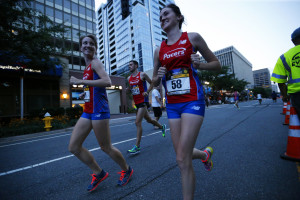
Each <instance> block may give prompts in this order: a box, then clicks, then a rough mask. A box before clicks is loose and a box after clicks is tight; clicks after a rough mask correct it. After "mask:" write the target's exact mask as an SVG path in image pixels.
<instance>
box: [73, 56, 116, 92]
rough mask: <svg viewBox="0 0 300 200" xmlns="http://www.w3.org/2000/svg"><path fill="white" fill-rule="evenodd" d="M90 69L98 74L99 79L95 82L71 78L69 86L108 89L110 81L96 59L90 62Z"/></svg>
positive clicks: (102, 66)
mask: <svg viewBox="0 0 300 200" xmlns="http://www.w3.org/2000/svg"><path fill="white" fill-rule="evenodd" d="M92 69H93V70H94V71H95V72H96V73H97V74H98V76H99V77H100V79H97V80H82V79H77V78H75V77H73V76H72V77H71V79H70V84H74V85H88V86H92V87H110V86H111V80H110V78H109V76H108V74H107V73H106V72H105V70H104V65H103V64H102V63H101V62H100V60H98V59H94V60H93V61H92Z"/></svg>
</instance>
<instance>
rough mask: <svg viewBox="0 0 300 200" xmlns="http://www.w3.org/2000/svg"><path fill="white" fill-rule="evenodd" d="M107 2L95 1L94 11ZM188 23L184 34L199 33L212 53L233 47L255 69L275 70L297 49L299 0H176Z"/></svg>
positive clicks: (299, 18)
mask: <svg viewBox="0 0 300 200" xmlns="http://www.w3.org/2000/svg"><path fill="white" fill-rule="evenodd" d="M106 2H107V1H106V0H95V8H96V9H98V8H99V6H100V5H101V3H106ZM175 4H176V5H177V6H179V8H180V10H181V13H182V14H183V15H184V18H185V23H184V24H183V26H182V31H187V32H197V33H199V34H200V35H201V36H202V37H203V38H204V40H205V41H206V43H207V45H208V47H209V48H210V49H211V50H212V51H217V50H220V49H223V48H226V47H229V46H234V47H235V48H236V49H237V50H238V51H239V52H240V53H241V54H242V55H243V56H244V57H245V58H246V59H247V60H248V61H249V62H250V63H251V64H252V70H258V69H262V68H268V69H269V70H270V73H271V74H272V71H273V69H274V66H275V64H276V62H277V59H278V58H279V56H280V55H281V54H283V53H284V52H286V51H288V50H289V49H290V48H292V47H293V46H294V44H293V43H292V42H291V34H292V32H293V31H294V30H295V29H296V28H298V27H300V11H299V9H300V0H175Z"/></svg>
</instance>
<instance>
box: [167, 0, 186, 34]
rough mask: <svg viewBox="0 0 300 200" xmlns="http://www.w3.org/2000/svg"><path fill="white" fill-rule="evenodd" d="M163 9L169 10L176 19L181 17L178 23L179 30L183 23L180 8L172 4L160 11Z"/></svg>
mask: <svg viewBox="0 0 300 200" xmlns="http://www.w3.org/2000/svg"><path fill="white" fill-rule="evenodd" d="M164 8H171V9H172V10H173V12H174V13H175V14H176V16H177V17H182V18H181V20H180V21H179V29H181V27H182V23H183V22H184V16H183V15H182V14H181V11H180V8H179V7H178V6H176V5H175V4H173V3H170V4H168V5H166V6H165V7H163V8H162V9H164Z"/></svg>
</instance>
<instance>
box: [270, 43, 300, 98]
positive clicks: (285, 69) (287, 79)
mask: <svg viewBox="0 0 300 200" xmlns="http://www.w3.org/2000/svg"><path fill="white" fill-rule="evenodd" d="M271 81H274V82H276V83H288V93H296V92H300V45H297V46H295V47H293V48H291V49H290V50H288V51H287V52H286V53H284V54H282V55H281V56H280V57H279V58H278V60H277V63H276V65H275V68H274V70H273V73H272V77H271Z"/></svg>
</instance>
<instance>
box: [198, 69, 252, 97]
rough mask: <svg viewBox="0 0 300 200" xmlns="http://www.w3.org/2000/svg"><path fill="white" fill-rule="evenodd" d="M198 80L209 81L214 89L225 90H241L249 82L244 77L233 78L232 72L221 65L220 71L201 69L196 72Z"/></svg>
mask: <svg viewBox="0 0 300 200" xmlns="http://www.w3.org/2000/svg"><path fill="white" fill-rule="evenodd" d="M198 75H199V78H200V80H202V81H207V82H209V86H210V87H212V89H213V90H214V91H216V90H227V91H238V92H241V91H243V90H244V89H245V86H246V85H247V84H249V82H247V81H245V80H244V79H242V80H239V79H237V78H234V74H232V73H229V67H228V66H223V67H222V69H221V71H220V72H213V71H201V72H199V73H198Z"/></svg>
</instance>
